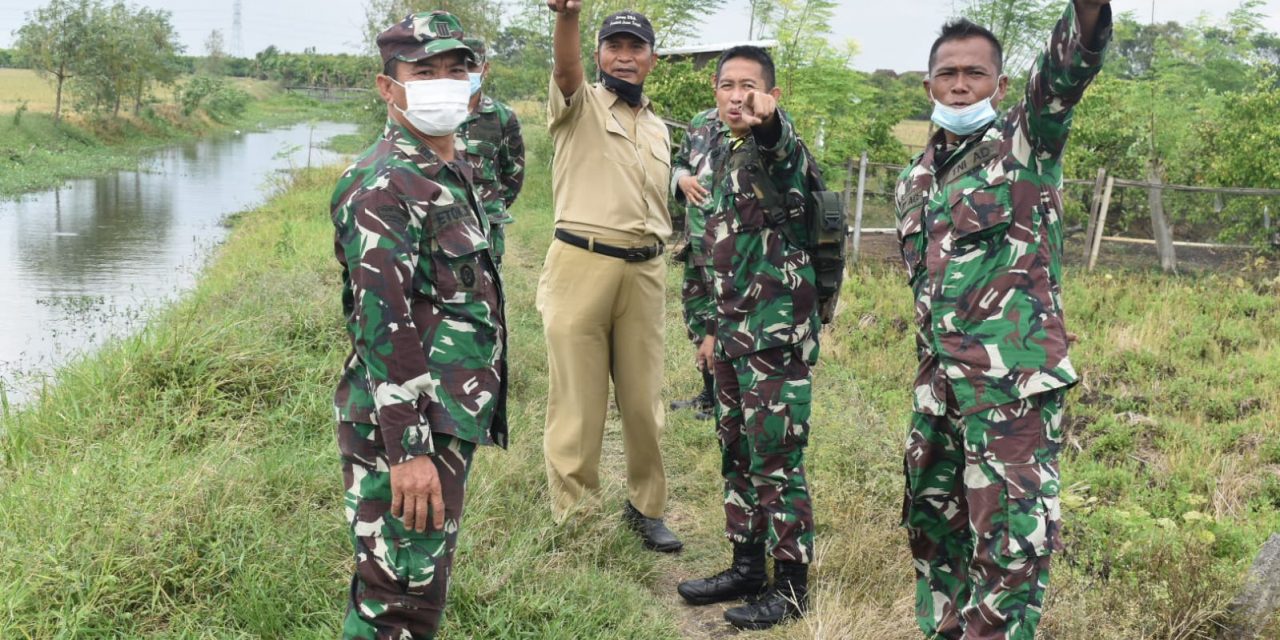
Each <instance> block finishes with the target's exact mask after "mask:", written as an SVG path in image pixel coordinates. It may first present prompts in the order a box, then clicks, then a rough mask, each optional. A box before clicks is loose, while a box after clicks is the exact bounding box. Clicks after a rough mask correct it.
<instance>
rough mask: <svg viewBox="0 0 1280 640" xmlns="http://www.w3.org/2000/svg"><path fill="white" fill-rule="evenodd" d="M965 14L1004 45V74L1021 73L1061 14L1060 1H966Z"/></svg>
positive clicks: (1031, 60) (1028, 68) (1024, 70)
mask: <svg viewBox="0 0 1280 640" xmlns="http://www.w3.org/2000/svg"><path fill="white" fill-rule="evenodd" d="M962 14H963V15H964V17H966V18H968V19H970V20H972V21H974V22H976V23H978V24H980V25H982V26H984V27H986V28H988V29H990V30H991V32H992V33H994V34H995V35H996V38H997V39H999V40H1000V44H1001V45H1002V46H1003V47H1004V66H1005V73H1007V74H1010V75H1022V74H1025V73H1027V72H1028V71H1029V70H1030V67H1031V63H1032V62H1034V61H1035V58H1036V56H1038V55H1040V51H1041V50H1043V49H1044V42H1045V39H1047V38H1048V37H1049V32H1050V30H1052V29H1053V25H1054V23H1056V22H1057V21H1058V18H1059V17H1060V16H1061V15H1062V2H1061V0H969V1H968V3H967V4H966V5H965V7H964V10H963V12H962Z"/></svg>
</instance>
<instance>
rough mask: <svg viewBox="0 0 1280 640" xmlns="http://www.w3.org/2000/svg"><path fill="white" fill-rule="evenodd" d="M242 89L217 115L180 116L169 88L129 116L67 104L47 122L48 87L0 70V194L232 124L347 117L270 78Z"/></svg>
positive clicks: (130, 163) (99, 170)
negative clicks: (232, 107)
mask: <svg viewBox="0 0 1280 640" xmlns="http://www.w3.org/2000/svg"><path fill="white" fill-rule="evenodd" d="M233 84H234V86H236V87H238V88H240V89H242V90H244V91H245V92H247V93H248V94H249V95H250V98H251V99H250V101H249V104H248V106H247V108H246V109H245V112H244V113H243V114H241V115H239V116H236V117H235V118H231V119H229V120H228V121H226V122H218V121H217V120H214V119H212V118H210V117H209V116H208V115H207V114H205V113H204V112H202V111H197V112H196V113H194V114H192V115H190V116H184V115H182V112H181V109H179V107H178V106H177V105H176V104H175V102H176V101H175V99H174V96H173V94H172V92H165V93H163V94H162V95H160V97H159V101H158V103H157V104H151V105H147V106H144V107H143V110H142V113H141V114H140V115H138V116H134V115H133V113H132V111H131V110H129V109H123V110H121V117H119V118H115V119H113V118H110V117H93V116H84V115H81V114H77V113H75V112H73V111H69V105H70V103H71V98H70V97H69V96H67V95H64V96H63V114H64V118H63V122H61V123H57V124H55V123H54V121H53V108H54V101H55V94H54V90H53V86H52V85H50V84H49V83H48V82H46V81H45V80H44V79H42V78H40V77H39V76H38V75H36V73H35V72H33V71H29V70H26V69H0V96H3V97H2V98H0V197H11V196H15V195H18V194H21V193H25V192H28V191H36V190H39V189H47V188H50V187H54V186H57V185H58V184H61V183H62V182H63V181H64V180H67V179H69V178H77V177H90V176H95V175H103V174H107V173H110V172H112V171H117V170H120V169H133V168H135V167H136V166H137V163H138V160H139V159H140V158H142V157H144V156H145V155H146V154H147V153H148V152H151V151H154V150H156V149H158V148H161V147H165V146H168V145H172V144H175V143H177V142H181V141H184V140H189V139H192V138H196V137H200V136H204V135H209V134H214V133H217V132H219V131H231V130H235V129H259V128H263V127H270V126H273V125H281V124H287V123H291V122H299V121H302V120H308V119H339V120H349V119H351V117H352V116H351V115H350V114H348V113H346V112H345V109H346V108H344V107H335V106H334V105H331V104H330V105H326V104H322V103H319V102H316V101H313V100H309V99H306V98H301V97H298V96H291V95H288V94H285V93H282V92H280V91H279V90H278V89H276V88H275V87H274V86H273V85H272V84H270V83H267V82H259V81H252V80H234V81H233Z"/></svg>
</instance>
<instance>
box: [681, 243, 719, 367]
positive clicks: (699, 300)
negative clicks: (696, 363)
mask: <svg viewBox="0 0 1280 640" xmlns="http://www.w3.org/2000/svg"><path fill="white" fill-rule="evenodd" d="M706 270H707V268H706V267H703V266H699V265H696V264H694V261H693V258H692V257H691V258H689V259H687V260H685V261H684V263H683V271H682V274H681V285H680V305H681V308H682V310H683V312H684V326H685V328H686V329H687V330H688V334H689V340H691V341H692V342H693V348H695V349H696V348H698V347H699V346H701V342H702V336H703V335H705V334H706V319H707V318H710V317H712V316H713V315H714V314H715V303H714V302H713V298H712V296H711V288H710V287H709V286H708V285H707V281H708V279H709V276H708V274H707V273H706Z"/></svg>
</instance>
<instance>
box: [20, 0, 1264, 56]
mask: <svg viewBox="0 0 1280 640" xmlns="http://www.w3.org/2000/svg"><path fill="white" fill-rule="evenodd" d="M587 1H588V2H590V0H587ZM523 2H538V3H539V4H541V0H508V4H512V5H514V4H517V3H523ZM134 3H135V4H141V5H146V6H150V7H155V8H161V9H168V10H169V11H170V12H172V14H173V23H174V26H175V27H176V28H177V30H178V34H179V36H180V38H181V39H182V42H183V43H184V44H185V45H186V46H187V52H188V53H192V54H199V53H201V52H202V51H203V49H204V46H203V43H204V40H205V38H207V37H208V35H209V32H210V31H212V30H214V29H220V30H222V32H223V35H224V38H225V42H226V43H227V46H228V48H230V47H231V46H232V45H233V44H234V43H233V40H232V28H231V27H232V20H233V18H232V7H233V6H234V0H134ZM42 4H44V2H43V0H0V47H8V46H11V44H12V42H13V34H12V32H13V31H14V30H15V29H17V28H18V27H19V26H20V25H21V24H22V23H23V21H24V16H25V14H26V13H27V12H28V11H31V10H32V9H34V8H35V7H38V6H41V5H42ZM242 4H243V14H242V16H241V23H242V35H241V38H242V42H241V51H240V53H242V54H244V55H253V54H254V53H255V52H258V51H261V50H262V49H265V48H266V47H267V46H268V45H273V44H274V45H276V46H277V47H279V48H280V49H283V50H285V51H302V50H303V49H305V48H307V47H315V48H316V50H317V51H320V52H325V53H329V52H333V53H340V52H353V53H354V52H358V51H359V50H360V39H361V29H362V24H363V22H364V5H365V2H363V1H362V0H272V1H270V2H268V1H265V0H248V1H246V2H243V3H242ZM839 4H840V8H839V9H838V10H837V11H836V16H835V21H834V24H833V25H832V27H833V31H834V32H835V33H834V39H835V40H836V41H837V42H839V41H843V40H844V39H846V38H852V39H854V40H856V41H857V42H858V43H859V44H860V45H861V47H862V53H861V54H860V55H859V56H858V57H857V58H856V59H855V60H854V66H856V67H858V68H859V69H864V70H868V71H870V70H874V69H880V68H887V69H896V70H898V71H906V70H911V69H919V68H921V67H923V66H924V61H923V59H924V58H925V57H927V55H928V49H929V45H930V43H931V42H932V40H933V36H934V35H935V33H936V31H937V29H938V26H939V25H940V24H941V22H942V20H943V19H944V18H946V17H947V16H948V15H949V14H950V12H951V8H952V6H957V5H961V4H963V0H955V1H953V0H891V1H886V0H842V1H841V2H840V3H839ZM1236 6H1238V2H1237V1H1236V0H1156V7H1155V19H1156V21H1158V22H1163V21H1168V20H1177V21H1181V22H1189V21H1192V20H1194V19H1195V18H1196V17H1197V16H1199V15H1200V14H1201V13H1207V14H1208V15H1209V16H1210V17H1211V18H1215V19H1216V18H1221V17H1222V16H1223V15H1225V14H1226V13H1227V12H1228V11H1230V10H1231V9H1232V8H1234V7H1236ZM1113 7H1115V8H1116V9H1117V10H1118V11H1133V12H1135V13H1136V14H1137V16H1138V18H1139V19H1140V20H1143V21H1146V20H1149V19H1150V18H1151V8H1152V0H1115V1H1114V4H1113ZM1262 10H1263V12H1264V13H1266V14H1268V18H1267V21H1266V24H1267V27H1268V28H1269V29H1270V30H1272V31H1276V32H1280V0H1267V2H1266V3H1265V4H1264V6H1263V8H1262ZM746 34H747V0H728V2H726V8H725V9H724V10H722V11H720V12H719V13H718V14H716V15H714V16H712V17H710V18H709V19H708V20H707V21H706V26H705V27H704V28H703V30H702V34H701V38H699V39H698V40H697V42H693V43H690V44H710V43H719V42H726V41H732V40H741V39H744V38H745V37H746Z"/></svg>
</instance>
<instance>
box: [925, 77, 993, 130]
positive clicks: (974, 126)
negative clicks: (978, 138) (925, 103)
mask: <svg viewBox="0 0 1280 640" xmlns="http://www.w3.org/2000/svg"><path fill="white" fill-rule="evenodd" d="M999 90H1000V89H999V85H998V84H997V88H996V91H999ZM994 97H995V94H994V93H993V94H991V97H990V98H987V99H986V100H979V101H978V102H975V103H973V104H971V105H969V106H967V107H963V108H959V109H957V108H955V107H948V106H947V105H945V104H942V103H941V102H938V101H937V100H934V101H933V116H932V117H931V118H930V119H931V120H933V123H934V124H936V125H938V128H940V129H946V130H947V131H950V132H951V133H954V134H956V135H958V136H967V135H969V134H972V133H974V132H976V131H978V130H980V129H982V128H983V127H985V126H987V125H989V124H991V123H992V122H993V121H995V119H996V108H995V107H994V106H993V105H992V104H991V98H994Z"/></svg>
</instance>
